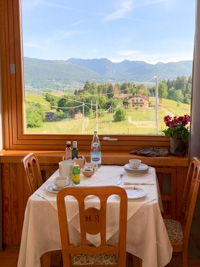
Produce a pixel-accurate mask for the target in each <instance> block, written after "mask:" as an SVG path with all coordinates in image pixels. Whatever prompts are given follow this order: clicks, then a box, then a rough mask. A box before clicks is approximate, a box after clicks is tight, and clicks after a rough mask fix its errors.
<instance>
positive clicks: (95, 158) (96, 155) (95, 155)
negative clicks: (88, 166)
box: [91, 152, 101, 167]
mask: <svg viewBox="0 0 200 267" xmlns="http://www.w3.org/2000/svg"><path fill="white" fill-rule="evenodd" d="M91 162H94V163H98V166H99V167H100V166H101V152H91Z"/></svg>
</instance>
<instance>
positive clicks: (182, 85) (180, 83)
mask: <svg viewBox="0 0 200 267" xmlns="http://www.w3.org/2000/svg"><path fill="white" fill-rule="evenodd" d="M186 86H187V79H186V77H185V76H181V77H179V76H178V77H177V80H176V83H175V88H176V89H181V90H182V92H183V93H184V92H185V90H186Z"/></svg>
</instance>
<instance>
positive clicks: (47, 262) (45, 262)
mask: <svg viewBox="0 0 200 267" xmlns="http://www.w3.org/2000/svg"><path fill="white" fill-rule="evenodd" d="M50 266H51V252H47V253H45V254H43V255H42V257H41V267H50Z"/></svg>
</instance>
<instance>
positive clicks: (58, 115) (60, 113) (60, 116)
mask: <svg viewBox="0 0 200 267" xmlns="http://www.w3.org/2000/svg"><path fill="white" fill-rule="evenodd" d="M64 117H65V114H64V112H63V111H62V110H61V109H60V110H58V111H56V113H55V114H54V118H55V119H64Z"/></svg>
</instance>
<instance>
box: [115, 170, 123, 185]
mask: <svg viewBox="0 0 200 267" xmlns="http://www.w3.org/2000/svg"><path fill="white" fill-rule="evenodd" d="M123 176H124V174H123V173H122V174H120V176H119V180H118V182H117V185H120V184H121V183H122V177H123Z"/></svg>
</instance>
